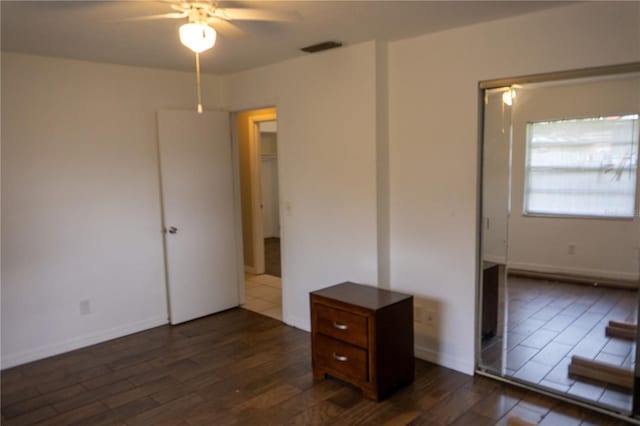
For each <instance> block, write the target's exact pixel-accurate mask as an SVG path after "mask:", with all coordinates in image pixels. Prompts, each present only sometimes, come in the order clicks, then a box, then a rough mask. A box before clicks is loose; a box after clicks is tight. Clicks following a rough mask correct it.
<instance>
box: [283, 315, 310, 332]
mask: <svg viewBox="0 0 640 426" xmlns="http://www.w3.org/2000/svg"><path fill="white" fill-rule="evenodd" d="M282 322H284V323H285V324H287V325H290V326H291V327H295V328H298V329H300V330H303V331H306V332H307V333H311V321H310V320H309V318H299V317H295V316H291V315H283V321H282Z"/></svg>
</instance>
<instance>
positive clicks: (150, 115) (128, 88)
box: [1, 52, 220, 368]
mask: <svg viewBox="0 0 640 426" xmlns="http://www.w3.org/2000/svg"><path fill="white" fill-rule="evenodd" d="M193 81H194V80H193V74H192V73H186V72H185V73H183V72H171V71H160V70H152V69H145V68H137V67H126V66H116V65H107V64H98V63H90V62H82V61H72V60H62V59H53V58H44V57H36V56H28V55H18V54H12V53H5V52H3V53H2V201H3V202H2V321H1V323H2V330H1V335H2V367H3V368H6V367H9V366H11V365H15V364H17V363H23V362H27V361H30V360H33V359H38V358H42V357H45V356H49V355H53V354H56V353H59V352H64V351H66V350H70V349H74V348H77V347H82V346H86V345H89V344H92V343H96V342H99V341H103V340H107V339H110V338H114V337H118V336H121V335H125V334H129V333H133V332H136V331H139V330H143V329H147V328H150V327H153V326H156V325H159V324H164V323H166V321H167V301H166V289H165V277H164V259H163V248H162V223H161V217H162V212H161V209H160V186H159V178H158V176H159V171H158V147H157V135H156V133H157V132H156V111H157V110H158V109H160V108H183V109H190V110H191V109H194V108H195V97H194V92H193V84H194V83H193ZM202 82H203V89H204V92H205V97H204V102H205V107H206V108H207V109H212V108H215V107H216V106H219V105H220V98H219V97H218V96H219V94H220V86H219V84H220V80H219V79H218V78H217V77H213V76H208V75H203V80H202ZM83 300H89V301H90V305H91V312H92V313H91V314H90V315H81V314H80V309H79V304H80V302H81V301H83Z"/></svg>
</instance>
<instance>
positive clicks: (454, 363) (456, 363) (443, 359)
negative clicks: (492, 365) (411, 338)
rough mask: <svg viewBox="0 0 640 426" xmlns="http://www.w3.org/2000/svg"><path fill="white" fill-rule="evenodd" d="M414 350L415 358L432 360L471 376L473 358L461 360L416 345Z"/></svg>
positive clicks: (473, 369) (473, 367)
mask: <svg viewBox="0 0 640 426" xmlns="http://www.w3.org/2000/svg"><path fill="white" fill-rule="evenodd" d="M414 351H415V356H416V358H420V359H422V360H425V361H429V362H433V363H434V364H438V365H441V366H443V367H447V368H450V369H452V370H456V371H459V372H461V373H464V374H467V375H469V376H473V373H474V371H475V365H474V362H473V360H471V362H469V361H467V360H462V359H459V358H457V357H453V356H450V355H447V354H443V353H440V352H438V351H434V350H433V349H429V348H425V347H422V346H418V345H416V346H415V348H414Z"/></svg>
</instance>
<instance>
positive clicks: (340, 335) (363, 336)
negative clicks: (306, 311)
mask: <svg viewBox="0 0 640 426" xmlns="http://www.w3.org/2000/svg"><path fill="white" fill-rule="evenodd" d="M315 312H316V315H317V318H316V321H317V322H316V327H317V331H318V333H322V334H326V335H327V336H331V337H334V338H336V339H338V340H342V341H344V342H348V343H352V344H354V345H356V346H360V347H361V348H366V347H367V318H366V317H364V316H361V315H357V314H352V313H351V312H347V311H343V310H340V309H334V308H331V307H329V306H326V305H322V304H320V303H316V304H315Z"/></svg>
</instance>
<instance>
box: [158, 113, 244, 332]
mask: <svg viewBox="0 0 640 426" xmlns="http://www.w3.org/2000/svg"><path fill="white" fill-rule="evenodd" d="M158 140H159V145H160V171H161V178H162V202H163V211H164V225H165V247H166V262H167V274H168V276H167V280H168V287H169V316H170V320H171V324H178V323H181V322H184V321H188V320H191V319H194V318H198V317H202V316H205V315H209V314H212V313H214V312H218V311H221V310H224V309H228V308H231V307H234V306H237V305H238V304H239V298H238V265H237V261H238V259H237V254H236V253H237V252H236V247H235V245H236V237H235V232H234V230H235V217H234V215H235V211H234V199H233V167H232V163H233V162H232V154H231V138H230V133H229V114H228V113H224V112H205V113H202V114H197V113H195V112H192V111H169V110H165V111H159V112H158Z"/></svg>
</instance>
